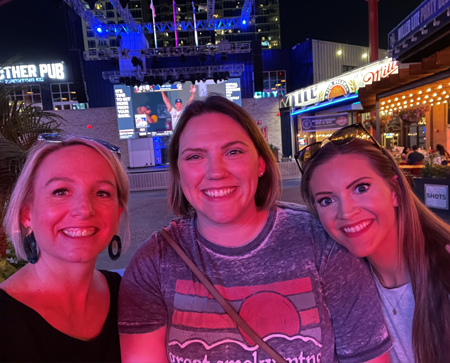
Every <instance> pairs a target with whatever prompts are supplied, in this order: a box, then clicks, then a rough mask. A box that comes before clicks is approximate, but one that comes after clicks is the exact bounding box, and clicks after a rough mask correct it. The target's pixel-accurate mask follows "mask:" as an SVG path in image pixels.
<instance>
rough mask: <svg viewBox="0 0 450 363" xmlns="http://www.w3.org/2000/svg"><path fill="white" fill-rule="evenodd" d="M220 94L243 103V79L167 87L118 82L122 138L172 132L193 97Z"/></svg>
mask: <svg viewBox="0 0 450 363" xmlns="http://www.w3.org/2000/svg"><path fill="white" fill-rule="evenodd" d="M210 93H219V94H222V95H224V96H225V97H227V98H228V99H229V100H231V101H233V102H234V103H237V104H238V105H239V106H242V100H241V80H240V79H239V78H232V79H229V80H227V81H222V82H218V83H217V84H216V83H215V82H214V81H213V80H207V81H206V82H195V84H193V83H191V82H190V81H187V82H185V83H184V84H181V83H179V82H175V83H173V84H165V85H163V86H158V85H154V86H150V85H141V86H139V87H137V86H136V87H130V86H126V85H114V95H115V101H116V111H117V122H118V126H119V137H120V139H135V138H140V137H153V136H163V135H170V134H172V132H173V129H174V127H175V125H176V122H177V121H178V119H179V117H180V115H181V113H182V112H183V110H184V108H185V107H186V105H187V104H188V103H189V100H190V99H192V95H194V98H193V99H204V98H205V97H207V95H208V94H210Z"/></svg>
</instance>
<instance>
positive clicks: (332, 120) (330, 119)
mask: <svg viewBox="0 0 450 363" xmlns="http://www.w3.org/2000/svg"><path fill="white" fill-rule="evenodd" d="M347 125H348V113H338V114H335V115H323V116H311V117H302V120H301V128H300V127H299V129H301V131H302V132H316V131H325V130H338V129H340V128H342V127H344V126H347ZM299 126H300V125H299Z"/></svg>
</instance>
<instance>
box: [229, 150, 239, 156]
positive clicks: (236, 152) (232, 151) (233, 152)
mask: <svg viewBox="0 0 450 363" xmlns="http://www.w3.org/2000/svg"><path fill="white" fill-rule="evenodd" d="M228 153H229V154H230V155H238V154H242V151H240V150H230V151H229V152H228Z"/></svg>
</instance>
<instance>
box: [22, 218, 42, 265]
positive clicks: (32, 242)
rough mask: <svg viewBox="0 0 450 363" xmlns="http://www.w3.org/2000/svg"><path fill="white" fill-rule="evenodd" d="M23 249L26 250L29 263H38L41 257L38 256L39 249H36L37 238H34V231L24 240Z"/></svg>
mask: <svg viewBox="0 0 450 363" xmlns="http://www.w3.org/2000/svg"><path fill="white" fill-rule="evenodd" d="M28 228H29V227H28ZM30 231H31V228H30ZM23 247H24V249H25V254H26V255H27V260H28V262H29V263H32V264H35V263H36V262H37V261H38V259H39V256H38V252H37V247H36V238H35V237H34V233H33V231H31V232H30V233H29V234H28V235H27V236H25V238H24V239H23Z"/></svg>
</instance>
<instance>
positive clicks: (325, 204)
mask: <svg viewBox="0 0 450 363" xmlns="http://www.w3.org/2000/svg"><path fill="white" fill-rule="evenodd" d="M317 203H319V204H320V205H321V206H322V207H328V206H329V205H330V204H331V203H333V199H331V198H322V199H320V200H319V201H318V202H317Z"/></svg>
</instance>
